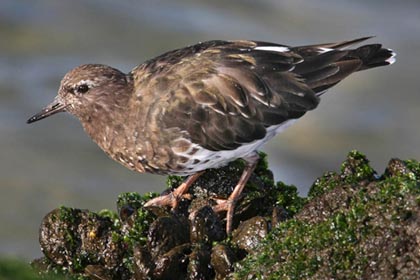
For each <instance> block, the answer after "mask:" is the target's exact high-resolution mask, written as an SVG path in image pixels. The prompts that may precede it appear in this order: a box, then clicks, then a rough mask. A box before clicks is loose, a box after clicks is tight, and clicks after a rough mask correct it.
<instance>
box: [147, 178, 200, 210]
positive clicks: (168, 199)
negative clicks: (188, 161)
mask: <svg viewBox="0 0 420 280" xmlns="http://www.w3.org/2000/svg"><path fill="white" fill-rule="evenodd" d="M203 173H204V171H200V172H197V173H195V174H193V175H191V176H189V177H188V178H187V179H186V180H185V181H184V182H183V183H182V184H181V185H179V187H177V188H176V189H175V190H174V191H172V192H171V193H169V194H166V195H161V196H159V197H155V198H153V199H151V200H149V201H148V202H147V203H146V204H145V205H144V206H145V207H150V206H170V207H171V208H172V210H174V209H176V207H177V206H178V203H179V202H180V201H181V199H182V198H183V197H184V196H185V194H186V193H187V192H188V189H189V188H190V187H191V185H192V184H194V182H195V181H197V179H198V178H199V177H200V176H201V175H202V174H203Z"/></svg>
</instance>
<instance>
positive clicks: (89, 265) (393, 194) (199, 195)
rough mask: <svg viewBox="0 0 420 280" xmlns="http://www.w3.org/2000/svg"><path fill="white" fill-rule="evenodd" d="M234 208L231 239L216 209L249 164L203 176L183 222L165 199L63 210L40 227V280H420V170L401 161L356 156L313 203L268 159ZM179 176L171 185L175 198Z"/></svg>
mask: <svg viewBox="0 0 420 280" xmlns="http://www.w3.org/2000/svg"><path fill="white" fill-rule="evenodd" d="M261 157H262V160H261V161H260V163H259V165H258V167H257V168H256V170H255V172H254V174H253V175H252V176H251V178H250V180H249V182H248V184H247V186H246V188H245V190H244V193H243V195H242V196H241V198H240V200H239V201H238V204H237V206H236V210H235V215H234V219H233V227H234V231H233V233H232V235H230V236H227V235H226V232H225V221H224V219H223V218H224V217H223V216H219V215H218V214H216V213H215V212H214V211H213V209H212V206H214V205H215V202H214V199H215V198H226V197H227V196H228V195H229V194H230V193H231V191H232V190H233V187H234V186H235V184H236V183H237V181H238V180H239V177H240V175H241V173H242V170H243V167H244V163H243V162H242V161H241V160H238V161H235V162H232V163H231V164H230V165H228V166H226V167H224V168H220V169H214V170H209V171H207V172H206V173H205V174H204V175H203V176H201V177H200V178H199V179H198V180H197V181H196V182H195V184H194V185H193V187H192V188H191V189H190V192H189V197H188V198H185V199H184V200H183V201H182V202H181V203H180V205H179V207H178V208H177V210H176V211H175V212H173V211H170V209H164V208H147V209H146V208H145V207H144V204H145V202H146V201H148V200H149V199H150V198H152V197H155V196H156V195H157V194H152V193H148V194H146V195H143V196H142V195H140V194H138V193H123V194H121V195H120V196H119V198H118V201H117V211H116V212H114V211H110V210H104V211H101V212H99V213H94V212H91V211H88V210H80V209H73V208H67V207H61V208H58V209H55V210H53V211H51V212H50V213H49V214H47V215H46V217H45V218H44V220H43V222H42V224H41V228H40V244H41V248H42V251H43V253H44V257H43V258H40V259H38V260H36V261H34V262H33V266H34V267H36V269H37V270H38V271H39V273H40V274H41V275H43V277H46V276H49V277H50V276H51V275H52V274H60V275H65V276H66V277H69V278H74V279H105V280H106V279H227V278H234V279H254V278H256V279H389V278H395V277H396V278H401V279H402V278H403V279H418V276H419V275H420V269H419V267H420V265H419V264H420V252H419V250H418V248H419V246H420V239H419V238H418V236H420V235H419V233H420V207H419V206H420V164H419V163H418V162H417V161H414V160H411V161H402V160H399V159H393V160H391V161H390V162H389V164H388V167H387V168H386V170H385V172H384V173H383V175H377V173H376V172H375V171H374V170H373V169H372V168H371V166H370V165H369V162H368V160H367V159H366V157H365V156H364V155H363V154H361V153H359V152H357V151H352V152H350V153H349V155H348V157H347V159H346V161H345V162H344V163H343V164H342V166H341V170H340V172H339V173H336V172H328V173H326V174H325V175H324V176H322V177H321V178H319V179H317V180H316V181H315V183H314V184H313V186H312V188H311V190H310V192H309V195H308V198H302V197H300V196H299V195H298V193H297V189H296V187H294V186H288V185H285V184H283V183H281V182H278V183H275V182H274V179H273V175H272V173H271V171H270V170H269V169H268V166H267V161H266V158H265V155H264V154H261ZM182 180H183V179H182V178H180V177H176V176H170V177H169V178H168V186H169V189H172V188H175V187H177V186H178V185H179V184H180V183H181V182H182Z"/></svg>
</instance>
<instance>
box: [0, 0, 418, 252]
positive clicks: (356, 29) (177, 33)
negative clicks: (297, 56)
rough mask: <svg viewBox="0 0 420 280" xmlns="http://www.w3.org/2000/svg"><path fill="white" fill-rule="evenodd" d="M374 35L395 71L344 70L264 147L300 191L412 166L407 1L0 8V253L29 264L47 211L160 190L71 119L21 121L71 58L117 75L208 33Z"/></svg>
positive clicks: (321, 38)
mask: <svg viewBox="0 0 420 280" xmlns="http://www.w3.org/2000/svg"><path fill="white" fill-rule="evenodd" d="M367 35H376V36H377V37H376V38H374V39H372V40H371V41H370V42H381V43H383V44H384V45H385V46H386V47H389V48H393V49H394V50H395V51H396V52H397V53H398V60H397V63H396V64H394V65H392V66H390V67H383V68H377V69H375V70H372V71H368V72H363V74H354V75H352V76H351V77H350V78H348V79H346V80H345V81H344V82H342V83H341V84H339V85H338V86H336V87H334V88H333V89H331V90H330V91H329V92H328V94H325V95H324V96H323V100H322V102H321V104H320V106H319V108H318V109H317V110H316V111H313V112H311V113H309V114H307V115H306V116H305V117H304V118H303V119H302V120H300V121H299V122H297V123H296V124H295V125H294V126H292V127H291V128H289V129H288V130H287V131H286V132H284V133H283V134H282V135H281V136H277V138H275V139H274V140H273V141H271V142H270V143H269V144H268V145H266V146H265V149H264V150H265V151H266V152H268V154H269V161H270V164H271V168H272V170H273V171H274V172H275V178H276V180H282V181H285V182H286V183H289V184H295V185H297V186H298V188H299V191H300V192H301V194H303V195H305V194H306V192H307V190H308V188H309V187H310V185H311V184H312V182H313V181H314V179H315V178H316V177H317V176H318V175H321V174H322V172H323V171H327V170H337V169H338V167H339V164H340V163H341V161H342V160H343V159H344V158H345V156H346V153H347V152H348V151H350V150H351V149H354V148H356V149H359V150H361V151H362V152H364V153H366V154H367V156H368V157H369V159H370V160H371V161H372V164H373V166H374V167H375V168H376V170H378V171H379V172H382V171H383V168H384V166H385V165H386V163H387V161H388V160H389V159H390V158H391V157H400V158H403V159H407V158H417V159H420V147H419V143H420V130H419V128H420V92H419V78H420V77H419V70H418V69H419V68H420V2H419V1H418V0H413V1H409V0H405V1H391V0H374V1H364V0H354V1H337V0H322V1H321V0H311V1H309V0H308V1H302V0H287V1H275V0H265V1H251V0H248V1H232V0H230V1H210V0H200V1H197V0H194V1H193V0H181V1H173V0H158V1H133V0H131V1H130V0H124V1H113V0H86V1H83V0H72V1H53V0H39V1H23V0H1V1H0V255H3V256H4V255H8V256H11V255H12V256H20V257H24V258H27V259H30V258H33V257H36V256H40V254H41V253H40V250H39V247H38V242H37V238H38V226H39V223H40V221H41V219H42V217H43V216H44V215H45V214H46V213H47V212H49V211H50V210H52V209H53V208H56V207H58V206H59V205H66V206H72V207H79V208H89V209H92V210H100V209H103V208H111V209H115V201H116V197H117V195H118V194H119V193H121V192H126V191H138V192H141V193H143V192H146V191H158V192H159V191H162V190H163V188H164V182H165V177H161V176H154V175H147V174H146V175H145V174H136V173H134V172H131V171H129V170H127V169H125V168H124V167H122V166H121V165H119V164H118V163H116V162H114V161H112V160H110V159H108V158H107V156H106V155H105V154H104V153H103V152H102V151H100V150H99V148H98V147H97V146H96V145H95V144H94V143H93V142H91V140H90V139H89V138H88V136H87V135H86V134H85V133H84V131H83V130H82V128H81V126H80V124H79V123H78V121H77V120H76V119H75V118H72V117H70V115H68V114H59V115H56V116H54V117H51V118H48V119H46V120H44V121H42V122H39V123H35V124H33V125H27V124H26V123H25V121H26V119H27V118H28V117H29V116H31V115H32V114H33V113H35V112H37V111H38V110H39V109H40V108H41V107H43V106H44V105H46V104H47V103H49V102H50V101H51V100H52V98H53V97H54V96H55V95H56V91H57V89H58V85H59V82H60V79H61V77H62V76H63V75H64V74H65V73H66V72H67V71H68V70H69V69H71V68H73V67H75V66H77V65H79V64H82V63H103V64H108V65H112V66H114V67H116V68H119V69H121V70H123V71H126V72H128V71H129V70H130V69H131V68H133V67H134V66H136V65H137V64H139V63H141V62H143V61H144V60H146V59H148V58H151V57H153V56H156V55H158V54H161V53H162V52H165V51H168V50H171V49H175V48H179V47H183V46H186V45H189V44H193V43H196V42H199V41H205V40H210V39H255V40H264V41H272V42H278V43H284V44H291V45H299V44H310V43H323V42H330V41H340V40H345V39H353V38H357V37H361V36H367Z"/></svg>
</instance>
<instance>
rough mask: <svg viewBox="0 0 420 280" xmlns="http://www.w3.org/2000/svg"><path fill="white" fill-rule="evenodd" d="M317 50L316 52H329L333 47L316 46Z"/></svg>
mask: <svg viewBox="0 0 420 280" xmlns="http://www.w3.org/2000/svg"><path fill="white" fill-rule="evenodd" d="M317 50H318V54H322V53H326V52H330V51H332V50H334V49H330V48H317Z"/></svg>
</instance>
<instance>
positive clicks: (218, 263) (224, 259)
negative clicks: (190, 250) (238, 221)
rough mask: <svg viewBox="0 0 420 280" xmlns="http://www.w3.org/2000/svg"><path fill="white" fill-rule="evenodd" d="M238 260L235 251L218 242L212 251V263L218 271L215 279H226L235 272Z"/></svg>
mask: <svg viewBox="0 0 420 280" xmlns="http://www.w3.org/2000/svg"><path fill="white" fill-rule="evenodd" d="M235 261H236V257H235V253H234V251H233V250H232V249H231V248H230V247H228V246H226V245H224V244H218V245H216V246H214V247H213V249H212V252H211V261H210V263H211V265H212V267H213V269H214V271H215V272H216V278H215V279H220V280H221V279H226V277H227V276H228V275H229V274H230V273H231V272H233V264H234V262H235Z"/></svg>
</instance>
